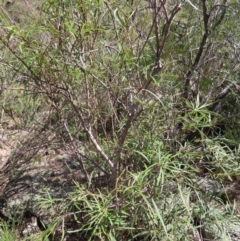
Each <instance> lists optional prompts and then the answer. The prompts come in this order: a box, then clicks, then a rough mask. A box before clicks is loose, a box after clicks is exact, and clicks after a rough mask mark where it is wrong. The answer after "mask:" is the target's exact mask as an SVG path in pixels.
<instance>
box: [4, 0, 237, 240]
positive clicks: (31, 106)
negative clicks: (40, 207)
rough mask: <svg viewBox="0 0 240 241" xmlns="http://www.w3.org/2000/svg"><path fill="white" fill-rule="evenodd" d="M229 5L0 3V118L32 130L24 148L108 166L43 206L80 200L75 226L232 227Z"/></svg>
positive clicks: (233, 19) (112, 234)
mask: <svg viewBox="0 0 240 241" xmlns="http://www.w3.org/2000/svg"><path fill="white" fill-rule="evenodd" d="M239 14H240V6H239V3H238V1H230V0H217V1H208V0H200V1H198V0H192V1H171V0H169V1H161V0H150V1H139V0H133V1H114V0H112V1H101V0H87V1H80V0H54V1H51V0H46V1H42V2H40V3H39V2H37V1H36V2H35V1H27V0H16V1H15V2H12V3H10V2H3V3H2V6H1V33H0V35H1V46H0V47H1V59H0V61H1V66H0V71H1V74H0V78H1V79H0V84H1V89H0V91H1V98H0V102H1V106H0V108H1V124H2V126H3V125H4V123H5V126H4V128H5V129H6V130H9V129H11V130H15V131H20V130H24V131H27V132H28V133H33V134H34V136H37V138H36V139H34V140H35V141H32V140H33V139H31V141H28V140H26V141H24V140H23V141H22V143H21V148H22V149H21V150H26V152H28V154H27V155H26V158H25V161H31V160H33V159H34V155H35V154H36V153H37V151H38V150H41V149H43V148H44V147H45V146H48V147H49V148H50V149H55V150H61V151H63V152H71V153H75V154H77V155H79V156H81V157H82V165H83V167H84V168H85V169H86V170H88V168H89V167H94V169H96V170H98V171H101V172H104V173H106V175H108V176H109V180H108V185H103V186H102V187H101V188H100V189H98V190H92V191H91V192H89V193H86V190H84V189H83V188H82V187H81V186H80V185H79V186H77V187H76V191H75V192H74V193H73V194H71V196H70V197H69V202H68V205H66V206H65V207H64V212H63V213H64V214H63V215H62V216H61V215H60V216H59V218H58V219H57V220H56V223H61V224H62V226H63V229H64V220H65V218H66V213H69V212H70V210H72V209H73V207H74V208H75V212H76V213H79V212H81V214H82V212H83V211H82V210H84V212H83V213H84V220H85V222H83V221H82V222H80V221H79V220H77V221H76V223H77V224H76V225H75V226H73V229H74V230H73V233H74V235H76V236H74V237H76V240H80V237H81V238H82V237H83V239H82V240H194V239H195V240H220V239H222V240H234V239H233V236H232V233H231V232H232V231H231V230H235V233H238V234H240V231H239V230H236V228H235V227H234V228H233V227H232V225H234V222H235V221H236V222H237V221H239V220H238V219H239V216H238V212H239V210H238V205H239V203H238V196H239V193H238V191H237V188H235V187H236V186H237V184H238V180H239V169H240V167H239V133H240V129H239V74H240V72H239V71H240V68H239V66H240V52H239V48H240V46H239V42H240V36H239V33H240V27H239V26H240V23H239V22H240V21H239V20H240V19H239V16H240V15H239ZM28 150H34V151H33V152H29V151H28ZM86 177H87V179H88V180H89V183H90V182H91V173H88V172H86ZM205 183H206V184H205ZM209 183H211V185H212V186H211V185H210V184H209ZM209 185H210V186H211V187H209ZM213 186H214V187H213ZM216 186H218V187H219V188H217V189H216ZM228 186H231V187H234V188H232V189H231V192H230V191H229V189H228V188H227V187H228ZM79 203H81V205H80V206H79ZM82 215H83V214H82ZM75 218H76V219H79V216H78V215H76V217H75ZM86 220H87V221H86ZM56 223H55V224H56ZM80 223H81V225H80ZM56 225H57V224H56ZM4 227H5V226H3V227H2V231H1V232H3V233H4V235H5V236H3V234H1V236H2V237H6V238H5V240H10V239H9V238H8V237H9V236H7V235H10V234H9V233H7V234H6V230H5V229H4ZM5 228H6V227H5ZM54 229H55V226H54V224H53V225H52V226H50V227H49V229H47V230H46V231H45V232H44V234H43V235H45V237H47V236H48V235H49V233H51V232H52V231H53V230H54ZM4 230H5V231H4ZM89 230H91V232H90V231H89ZM86 237H87V238H86ZM238 237H240V236H238ZM63 238H64V232H63V237H62V240H63ZM11 240H13V239H11ZM46 240H47V239H46ZM236 240H238V239H236Z"/></svg>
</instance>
